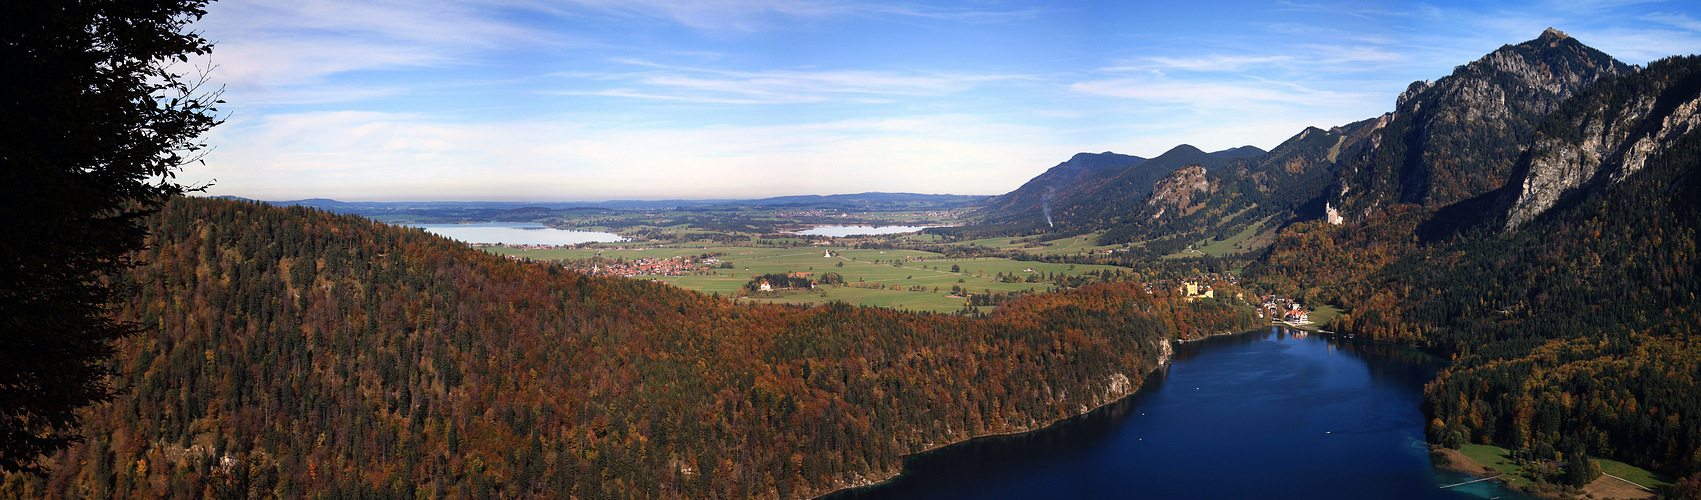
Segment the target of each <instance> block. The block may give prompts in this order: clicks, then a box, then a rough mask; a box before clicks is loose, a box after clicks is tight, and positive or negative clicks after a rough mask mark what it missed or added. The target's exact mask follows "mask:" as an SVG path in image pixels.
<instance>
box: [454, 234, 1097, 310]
mask: <svg viewBox="0 0 1701 500" xmlns="http://www.w3.org/2000/svg"><path fill="white" fill-rule="evenodd" d="M602 246H604V247H605V248H575V249H541V250H526V249H520V248H511V247H489V248H485V250H486V251H489V252H493V253H499V254H504V255H515V256H520V257H525V258H529V259H533V260H546V261H547V260H562V259H574V260H583V259H590V258H593V257H601V258H603V259H605V260H614V259H626V260H636V259H643V258H655V259H669V258H674V257H690V256H702V255H705V254H707V255H713V256H714V258H715V259H716V262H715V263H713V264H711V265H710V266H711V268H710V269H709V270H707V272H705V273H702V274H695V275H688V276H638V278H651V279H657V280H661V281H665V282H667V283H670V284H673V285H675V286H678V287H680V288H686V289H690V290H697V291H700V292H704V293H718V294H721V295H733V294H735V293H736V292H737V291H738V290H739V288H740V287H742V286H744V284H745V283H747V282H749V281H750V279H751V278H752V277H755V276H759V275H764V274H776V273H811V275H812V276H813V277H815V278H817V279H818V278H819V277H820V276H822V275H824V274H826V273H838V274H839V275H840V276H842V277H843V279H844V282H845V284H844V285H834V286H821V287H817V288H815V289H814V290H807V291H804V290H785V291H776V292H774V293H772V294H758V295H760V296H758V297H751V298H747V299H744V300H751V301H762V302H775V303H790V304H817V303H824V302H828V301H833V300H841V301H845V302H848V303H851V304H858V305H868V306H878V307H890V308H894V309H904V310H912V311H931V312H954V311H958V310H961V309H962V308H963V306H964V305H965V300H964V299H963V298H961V297H949V295H951V294H952V290H953V287H960V288H961V289H963V290H965V291H968V292H970V293H977V294H985V293H988V292H1015V291H1022V290H1040V291H1043V290H1047V289H1050V288H1052V287H1053V285H1052V284H1050V283H1047V282H1045V281H1043V278H1044V277H1045V276H1047V275H1053V274H1056V275H1081V274H1085V273H1087V272H1089V271H1095V270H1116V269H1121V268H1117V267H1115V266H1103V265H1077V264H1051V263H1042V262H1025V261H1016V260H1010V259H1004V258H946V257H945V256H943V255H941V254H937V253H933V252H925V251H919V250H875V249H855V248H847V247H792V248H785V247H751V246H713V245H672V246H658V245H652V244H645V243H631V244H627V245H602ZM723 263H725V264H730V265H731V266H732V268H730V269H725V268H721V267H720V266H721V265H723ZM953 266H955V267H956V270H955V271H953V270H952V268H953ZM1123 271H1126V269H1123ZM1000 275H1005V276H1009V275H1014V276H1016V277H1017V278H1018V279H1017V280H1016V281H1017V282H1014V283H1010V282H1006V281H1009V279H1005V280H1000V279H999V278H1000ZM1030 276H1032V277H1033V278H1032V280H1033V281H1029V279H1030V278H1029V277H1030ZM983 309H984V308H983Z"/></svg>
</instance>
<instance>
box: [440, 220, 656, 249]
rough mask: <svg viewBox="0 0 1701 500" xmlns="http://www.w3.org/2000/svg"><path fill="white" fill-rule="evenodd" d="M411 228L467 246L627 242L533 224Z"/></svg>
mask: <svg viewBox="0 0 1701 500" xmlns="http://www.w3.org/2000/svg"><path fill="white" fill-rule="evenodd" d="M413 227H417V228H421V229H424V230H426V231H430V232H431V233H433V234H437V235H441V236H445V237H449V238H454V239H457V240H460V241H463V242H466V243H504V244H509V245H577V244H580V243H592V242H614V241H626V238H622V237H620V235H618V234H614V233H603V232H597V231H574V230H570V229H555V228H552V227H548V226H544V225H543V224H538V223H535V222H481V223H478V224H414V225H413Z"/></svg>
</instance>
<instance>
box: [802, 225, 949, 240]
mask: <svg viewBox="0 0 1701 500" xmlns="http://www.w3.org/2000/svg"><path fill="white" fill-rule="evenodd" d="M930 227H940V226H879V227H874V226H815V227H814V228H811V229H808V230H804V231H798V232H797V234H804V235H809V236H831V237H834V238H843V237H846V236H855V235H860V234H898V233H913V232H916V231H920V230H923V229H927V228H930Z"/></svg>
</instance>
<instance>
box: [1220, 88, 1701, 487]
mask: <svg viewBox="0 0 1701 500" xmlns="http://www.w3.org/2000/svg"><path fill="white" fill-rule="evenodd" d="M1697 103H1701V58H1697V57H1694V56H1690V57H1674V58H1669V59H1666V60H1662V61H1658V62H1656V63H1654V64H1651V65H1649V67H1648V68H1646V69H1643V70H1641V71H1639V72H1636V73H1633V74H1630V75H1627V76H1621V77H1606V78H1604V79H1603V80H1602V81H1601V82H1600V83H1598V84H1596V85H1595V86H1594V87H1591V88H1590V89H1588V90H1587V91H1585V92H1582V93H1580V94H1579V95H1578V96H1577V97H1575V98H1573V99H1571V100H1568V101H1566V102H1565V103H1564V105H1563V106H1560V107H1559V108H1558V109H1557V110H1556V111H1555V112H1554V113H1552V114H1550V115H1548V116H1547V117H1546V119H1544V120H1543V121H1542V122H1540V123H1539V124H1538V125H1537V126H1536V128H1535V130H1536V132H1534V133H1533V135H1534V139H1533V140H1532V141H1530V142H1529V146H1527V148H1528V150H1527V151H1526V152H1525V153H1524V154H1523V155H1522V159H1521V160H1519V163H1518V164H1517V165H1516V168H1514V169H1513V174H1512V178H1511V180H1510V181H1508V182H1507V183H1506V186H1505V188H1503V189H1500V190H1495V191H1491V192H1488V193H1484V194H1482V195H1481V196H1479V197H1477V198H1475V199H1471V200H1464V201H1461V202H1459V203H1456V204H1453V205H1450V206H1447V207H1444V208H1441V209H1438V210H1430V209H1426V208H1425V207H1422V206H1419V205H1417V204H1407V205H1395V206H1392V207H1389V208H1388V209H1385V210H1379V211H1376V212H1373V213H1372V214H1371V215H1370V216H1369V217H1368V218H1367V219H1366V220H1364V221H1362V222H1357V223H1347V224H1345V225H1340V226H1336V225H1331V224H1328V223H1325V222H1322V221H1316V222H1308V223H1303V224H1298V225H1296V226H1294V227H1292V228H1290V229H1289V231H1287V232H1285V233H1284V234H1283V236H1282V238H1281V239H1279V240H1278V241H1277V242H1276V244H1275V245H1274V246H1273V250H1272V252H1271V253H1270V255H1268V256H1267V257H1266V259H1265V260H1263V261H1262V262H1260V263H1259V265H1256V266H1254V268H1253V269H1252V270H1251V271H1250V274H1252V275H1253V276H1254V279H1255V280H1256V281H1258V282H1259V283H1261V284H1262V285H1263V286H1268V287H1271V288H1275V289H1281V290H1285V291H1287V292H1288V293H1292V294H1296V295H1297V296H1302V297H1305V298H1306V299H1307V300H1308V301H1317V302H1329V303H1334V304H1337V305H1339V306H1342V307H1344V308H1346V309H1348V310H1349V311H1350V312H1349V313H1348V314H1345V315H1342V316H1341V317H1339V318H1337V319H1336V321H1335V322H1334V323H1333V324H1332V325H1330V326H1331V327H1333V328H1338V329H1340V330H1343V331H1345V332H1351V333H1355V334H1359V335H1363V336H1368V337H1372V338H1376V339H1382V340H1390V341H1396V342H1402V343H1408V344H1416V345H1422V346H1426V347H1428V348H1430V349H1432V350H1435V351H1438V352H1440V353H1443V354H1448V355H1451V356H1453V357H1454V359H1455V362H1454V364H1453V366H1451V367H1449V368H1448V369H1447V370H1444V371H1443V372H1442V373H1441V374H1440V376H1439V378H1438V379H1437V380H1436V381H1435V382H1434V383H1432V384H1431V386H1430V388H1429V392H1428V396H1427V399H1426V402H1425V412H1426V414H1427V415H1428V416H1429V417H1431V418H1432V420H1431V422H1430V425H1429V432H1430V437H1431V438H1432V439H1433V440H1435V441H1437V442H1440V443H1443V444H1447V445H1451V446H1457V445H1458V444H1459V443H1464V442H1475V443H1495V444H1501V445H1504V446H1508V447H1511V448H1516V449H1534V448H1538V447H1544V446H1545V447H1551V448H1552V449H1558V450H1581V451H1582V452H1587V453H1589V454H1593V455H1597V456H1605V457H1610V458H1615V459H1619V460H1623V461H1626V462H1630V463H1635V464H1638V465H1642V466H1645V467H1649V468H1652V469H1656V470H1660V471H1663V472H1666V473H1670V474H1673V475H1676V476H1679V477H1682V476H1689V477H1690V478H1689V480H1688V481H1687V482H1686V484H1689V487H1690V488H1692V489H1693V487H1695V486H1697V485H1701V481H1698V480H1701V451H1698V450H1701V386H1698V383H1701V346H1698V345H1697V344H1696V341H1697V337H1696V333H1697V332H1696V326H1697V325H1701V310H1698V309H1697V307H1696V306H1697V302H1696V299H1695V294H1696V292H1697V291H1701V279H1698V278H1701V260H1698V259H1697V258H1696V247H1697V245H1698V244H1701V241H1698V238H1697V233H1696V231H1697V229H1698V228H1701V185H1698V184H1697V182H1696V179H1695V175H1696V173H1697V172H1698V171H1701V130H1697V128H1696V127H1694V124H1695V123H1697V120H1698V119H1701V114H1698V113H1697V111H1696V110H1697ZM1566 148H1573V149H1566ZM1585 149H1586V150H1587V151H1584V150H1585ZM1552 151H1562V152H1563V151H1578V152H1579V153H1577V154H1571V155H1558V154H1556V153H1550V152H1552ZM1597 152H1599V155H1598V157H1595V158H1591V157H1589V155H1594V154H1597ZM1555 171H1566V172H1573V173H1572V174H1569V175H1566V176H1558V175H1548V174H1544V172H1555ZM1543 176H1545V177H1543ZM1542 190H1546V193H1545V194H1543V193H1539V191H1542ZM1533 194H1539V195H1541V197H1543V198H1545V199H1546V200H1548V201H1547V202H1546V203H1545V205H1546V206H1545V207H1544V208H1546V209H1545V211H1541V212H1539V213H1536V214H1533V215H1532V214H1530V213H1523V214H1522V215H1519V212H1515V211H1514V212H1509V211H1511V210H1515V207H1519V206H1528V205H1524V204H1513V203H1512V200H1514V199H1519V200H1527V199H1532V195H1533ZM1514 216H1519V217H1522V219H1521V220H1525V221H1527V222H1524V223H1523V225H1519V226H1513V225H1509V224H1507V221H1508V220H1509V218H1510V217H1514ZM1437 228H1440V229H1437Z"/></svg>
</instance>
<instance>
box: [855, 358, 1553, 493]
mask: <svg viewBox="0 0 1701 500" xmlns="http://www.w3.org/2000/svg"><path fill="white" fill-rule="evenodd" d="M1441 366H1442V365H1441V363H1440V362H1439V361H1438V360H1436V359H1434V358H1432V357H1430V356H1428V355H1425V354H1423V353H1421V352H1418V351H1416V350H1412V349H1408V348H1402V347H1397V346H1391V345H1386V344H1376V343H1371V342H1365V341H1358V340H1350V339H1337V338H1329V337H1326V336H1323V335H1317V334H1313V335H1309V336H1308V335H1305V334H1290V333H1288V332H1285V331H1282V330H1277V329H1272V330H1268V331H1257V332H1249V333H1243V334H1239V335H1230V336H1223V337H1215V338H1211V339H1207V340H1204V341H1199V342H1192V343H1187V344H1182V345H1180V346H1178V347H1177V349H1176V355H1175V358H1174V361H1173V362H1172V363H1171V365H1170V367H1169V368H1168V369H1167V373H1163V372H1160V373H1158V374H1154V375H1153V376H1152V377H1151V378H1149V379H1148V380H1147V383H1146V385H1145V387H1143V388H1142V389H1141V390H1140V393H1139V394H1137V395H1135V396H1132V397H1129V398H1127V399H1125V400H1123V401H1121V402H1118V403H1116V404H1112V405H1110V406H1106V407H1104V408H1101V409H1099V410H1096V411H1094V412H1092V413H1090V414H1088V415H1084V416H1082V417H1079V418H1076V419H1072V420H1070V421H1068V422H1065V423H1062V424H1059V425H1056V426H1053V427H1050V428H1047V429H1043V430H1040V431H1036V432H1031V433H1027V434H1021V435H1015V436H1003V437H990V438H983V439H978V440H974V441H970V442H967V443H962V444H958V445H953V446H950V447H946V448H942V449H939V450H935V451H933V452H929V453H923V454H919V455H916V456H912V457H910V458H909V459H908V460H906V462H905V468H904V473H903V475H901V476H899V477H898V478H897V479H894V480H893V481H890V482H888V483H885V484H882V485H877V486H874V487H869V488H861V489H857V490H849V491H844V492H840V493H839V494H836V495H832V496H829V497H827V498H830V499H834V500H841V499H862V498H916V499H923V498H926V499H934V498H974V499H983V498H991V499H998V498H1009V499H1030V498H1236V499H1239V498H1294V499H1314V498H1378V499H1383V498H1387V499H1428V498H1438V499H1440V498H1445V499H1468V498H1494V497H1500V498H1507V499H1512V498H1530V497H1526V496H1522V495H1519V494H1517V493H1516V492H1513V491H1511V490H1508V489H1505V488H1503V487H1501V486H1499V485H1498V484H1496V483H1493V482H1483V483H1476V484H1472V485H1468V486H1465V487H1460V488H1455V489H1452V490H1443V489H1440V486H1442V485H1447V484H1453V483H1458V482H1461V481H1466V480H1469V479H1472V478H1470V477H1468V476H1466V475H1464V474H1460V473H1454V472H1447V471H1440V470H1436V469H1435V468H1434V467H1432V466H1431V464H1430V461H1429V455H1428V452H1427V450H1426V448H1425V445H1424V442H1423V415H1422V413H1420V412H1419V410H1418V404H1419V402H1420V400H1421V399H1422V391H1423V384H1424V383H1425V382H1428V381H1429V380H1430V379H1432V378H1434V376H1435V372H1436V370H1437V369H1439V368H1440V367H1441Z"/></svg>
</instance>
